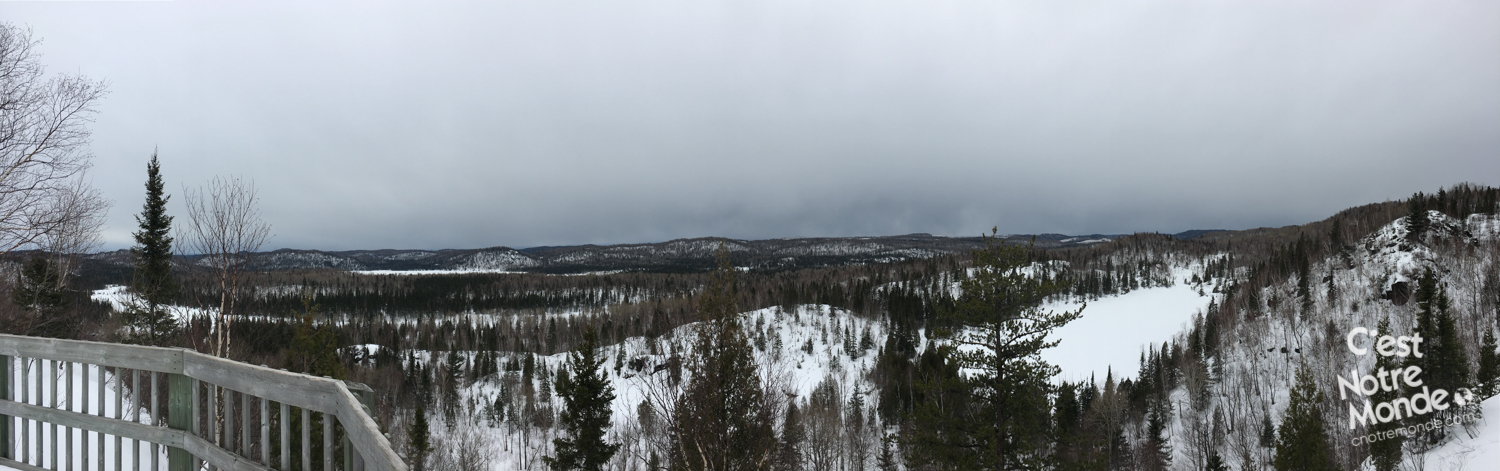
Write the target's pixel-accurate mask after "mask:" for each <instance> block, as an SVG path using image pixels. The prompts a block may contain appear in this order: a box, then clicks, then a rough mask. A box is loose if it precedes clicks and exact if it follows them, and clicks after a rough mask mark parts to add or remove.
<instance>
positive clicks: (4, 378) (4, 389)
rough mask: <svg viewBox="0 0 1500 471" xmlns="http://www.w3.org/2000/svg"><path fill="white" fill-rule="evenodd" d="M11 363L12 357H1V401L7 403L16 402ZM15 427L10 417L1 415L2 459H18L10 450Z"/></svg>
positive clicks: (0, 451) (0, 440) (0, 453)
mask: <svg viewBox="0 0 1500 471" xmlns="http://www.w3.org/2000/svg"><path fill="white" fill-rule="evenodd" d="M10 361H11V358H10V357H8V356H4V355H0V399H4V400H7V401H11V400H15V394H14V393H12V392H11V390H10V367H11V365H10ZM13 426H14V424H12V423H11V418H10V416H8V415H0V458H5V459H8V460H13V459H16V455H15V453H13V452H12V450H11V449H10V447H11V443H10V441H11V439H12V438H13V436H12V435H11V433H10V432H11V427H13Z"/></svg>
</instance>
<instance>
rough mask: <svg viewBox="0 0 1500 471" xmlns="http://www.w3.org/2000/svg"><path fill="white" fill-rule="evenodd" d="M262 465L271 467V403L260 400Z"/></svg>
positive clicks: (266, 400)
mask: <svg viewBox="0 0 1500 471" xmlns="http://www.w3.org/2000/svg"><path fill="white" fill-rule="evenodd" d="M260 464H263V465H266V466H270V465H271V402H270V400H269V399H266V398H264V397H262V398H260Z"/></svg>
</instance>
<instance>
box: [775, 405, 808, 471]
mask: <svg viewBox="0 0 1500 471" xmlns="http://www.w3.org/2000/svg"><path fill="white" fill-rule="evenodd" d="M789 402H790V403H789V404H787V406H786V420H785V421H783V422H782V425H781V444H780V449H778V450H777V451H776V469H778V470H781V471H801V470H802V442H803V441H804V440H805V439H806V438H807V431H806V429H804V428H803V427H802V412H801V411H800V410H798V409H797V401H789Z"/></svg>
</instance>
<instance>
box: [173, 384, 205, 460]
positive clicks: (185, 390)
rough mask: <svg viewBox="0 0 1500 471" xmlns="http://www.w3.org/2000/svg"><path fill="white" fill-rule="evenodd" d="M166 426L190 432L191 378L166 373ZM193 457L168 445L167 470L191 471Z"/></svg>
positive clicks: (191, 419)
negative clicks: (167, 383)
mask: <svg viewBox="0 0 1500 471" xmlns="http://www.w3.org/2000/svg"><path fill="white" fill-rule="evenodd" d="M167 382H169V383H171V384H169V385H168V386H167V388H168V389H167V394H168V397H167V427H170V428H172V429H174V430H181V431H184V432H188V433H192V430H191V428H192V425H193V422H195V421H197V420H198V418H197V417H193V397H194V396H195V395H194V394H193V392H194V391H193V389H195V388H194V385H193V379H192V378H189V377H187V376H183V375H180V374H169V375H167ZM192 469H193V457H192V455H189V454H188V452H187V450H184V449H181V448H177V447H170V448H168V449H167V470H168V471H192Z"/></svg>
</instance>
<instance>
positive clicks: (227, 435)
mask: <svg viewBox="0 0 1500 471" xmlns="http://www.w3.org/2000/svg"><path fill="white" fill-rule="evenodd" d="M223 402H224V406H223V407H224V445H223V446H224V449H225V450H229V451H230V452H233V451H234V390H233V389H229V388H224V400H223Z"/></svg>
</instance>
